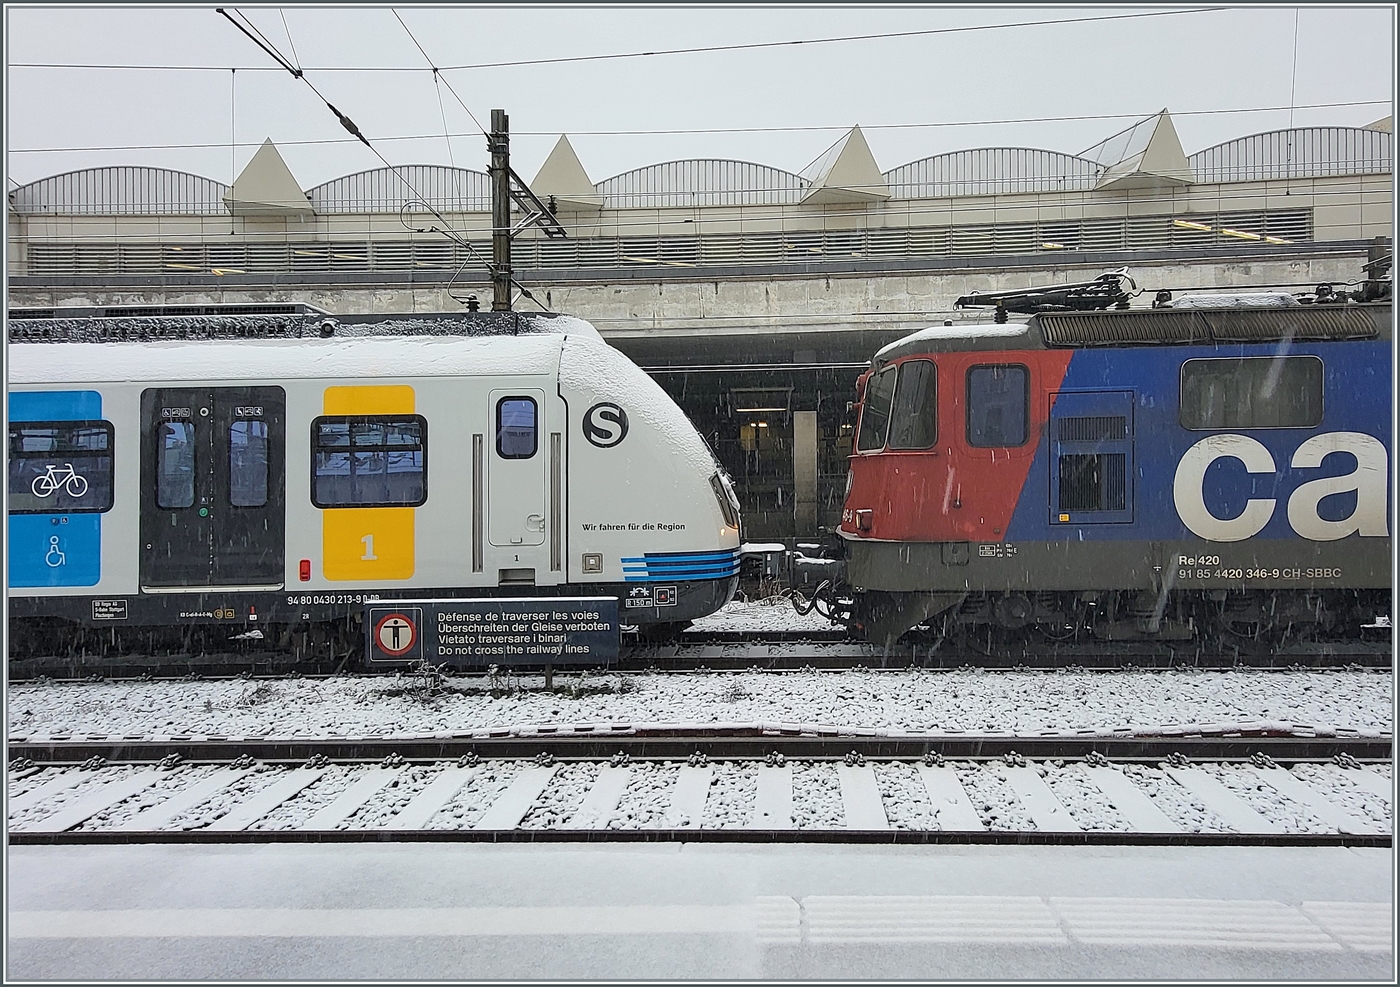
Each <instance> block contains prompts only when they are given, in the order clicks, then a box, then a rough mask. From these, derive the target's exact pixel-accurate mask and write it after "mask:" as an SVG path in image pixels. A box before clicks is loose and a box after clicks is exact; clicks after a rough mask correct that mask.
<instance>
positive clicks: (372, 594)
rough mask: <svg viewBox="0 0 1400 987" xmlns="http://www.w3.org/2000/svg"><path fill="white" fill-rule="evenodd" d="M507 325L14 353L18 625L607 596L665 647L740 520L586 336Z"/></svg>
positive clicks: (569, 326)
mask: <svg viewBox="0 0 1400 987" xmlns="http://www.w3.org/2000/svg"><path fill="white" fill-rule="evenodd" d="M510 319H511V322H510V325H511V326H512V327H513V329H514V330H515V331H514V332H510V333H506V334H503V333H502V332H501V325H502V320H501V319H500V318H499V317H493V316H492V315H491V314H489V313H481V314H480V315H479V316H463V317H462V318H460V319H454V320H453V328H452V329H450V330H449V331H448V332H447V333H446V334H438V335H382V334H359V335H355V334H349V335H347V334H346V332H343V331H336V330H335V329H334V327H330V329H331V331H332V334H331V335H329V336H328V337H323V336H322V335H317V334H314V330H313V334H312V335H310V336H306V335H302V336H301V337H300V338H295V337H294V338H258V339H234V338H215V339H184V340H159V341H142V342H32V343H25V342H16V343H14V344H13V345H11V346H10V349H9V355H10V368H9V395H8V398H9V403H8V409H9V456H8V474H9V519H8V538H7V542H8V546H7V552H8V560H9V593H10V597H9V603H10V614H11V618H12V620H14V619H16V618H18V619H19V620H20V621H24V620H26V619H27V620H30V621H31V622H32V623H35V624H37V625H48V626H51V625H52V622H53V621H54V620H55V619H57V620H59V621H68V622H73V623H75V624H80V625H87V626H89V627H104V628H105V627H118V626H120V627H131V628H133V629H135V628H138V627H145V628H155V627H178V626H190V625H223V626H224V627H227V628H228V629H229V631H230V635H232V634H235V633H239V632H242V631H246V630H249V629H253V628H259V627H269V626H275V627H281V628H286V627H288V626H295V625H316V624H318V623H321V622H334V621H337V620H340V621H342V623H343V624H345V625H347V626H348V625H349V624H351V623H352V622H353V620H354V619H357V618H358V617H359V616H361V615H363V613H364V607H365V604H366V603H367V602H368V601H373V600H394V599H425V598H432V599H457V598H462V599H466V598H472V599H480V598H483V597H510V598H520V597H535V596H538V597H551V596H554V597H597V596H604V597H616V598H618V600H619V613H620V618H621V621H622V623H625V624H632V625H638V626H640V627H643V628H651V629H656V628H657V627H658V626H667V625H669V626H676V625H679V624H681V623H683V622H684V621H688V620H693V619H695V618H697V617H700V616H703V615H705V614H709V613H712V612H714V611H715V610H718V609H719V608H720V607H721V606H723V605H724V604H725V603H726V602H728V601H729V599H730V598H731V596H732V595H733V593H734V590H735V588H736V586H737V583H738V571H739V506H738V500H737V498H736V497H735V495H734V492H733V490H732V487H731V486H730V484H729V481H728V478H727V477H726V476H725V474H724V472H723V471H722V470H721V469H720V468H719V467H718V465H717V463H716V461H715V459H714V457H713V456H712V454H711V453H710V451H709V449H708V448H707V446H706V445H705V442H704V440H703V439H702V438H701V437H700V435H699V434H698V433H697V432H696V430H695V429H694V427H692V425H691V424H690V422H689V421H688V420H687V418H686V416H685V414H684V413H683V412H682V411H681V410H680V408H678V407H677V406H676V404H675V403H674V402H673V401H672V400H671V399H670V397H668V396H667V395H666V394H665V392H664V391H662V389H661V388H660V387H659V386H657V385H656V384H655V383H654V382H653V381H652V380H651V379H650V378H649V377H648V376H647V375H646V374H645V373H643V372H642V371H641V370H640V369H639V368H638V367H636V366H635V365H634V364H632V363H631V362H630V361H629V360H627V358H626V357H624V356H623V355H622V354H620V353H619V352H617V351H616V350H615V349H613V348H612V347H611V346H609V345H607V343H605V342H604V341H603V340H602V338H601V337H600V336H599V335H598V333H597V331H596V330H595V329H594V328H593V327H592V326H591V325H589V324H588V323H586V322H583V321H581V320H579V319H574V318H569V317H564V316H555V317H550V316H525V315H521V316H513V317H510ZM474 325H475V326H477V327H479V330H480V331H477V330H474V329H473V326H474ZM371 333H372V330H371ZM12 338H14V336H13V330H12ZM43 618H48V620H44V619H43ZM344 618H352V620H350V621H347V620H344ZM36 619H37V620H36ZM13 626H14V625H13V624H12V628H13Z"/></svg>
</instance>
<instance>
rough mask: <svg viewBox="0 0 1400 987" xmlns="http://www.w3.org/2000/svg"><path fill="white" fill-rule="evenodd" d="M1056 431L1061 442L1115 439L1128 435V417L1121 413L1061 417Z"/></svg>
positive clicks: (1124, 437)
mask: <svg viewBox="0 0 1400 987" xmlns="http://www.w3.org/2000/svg"><path fill="white" fill-rule="evenodd" d="M1057 431H1058V438H1059V439H1060V441H1062V442H1102V441H1105V440H1107V441H1117V440H1119V439H1126V438H1127V437H1128V419H1127V418H1125V417H1124V416H1122V415H1095V416H1092V417H1080V418H1061V419H1059V426H1058V429H1057Z"/></svg>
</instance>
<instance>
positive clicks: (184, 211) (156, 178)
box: [9, 165, 228, 216]
mask: <svg viewBox="0 0 1400 987" xmlns="http://www.w3.org/2000/svg"><path fill="white" fill-rule="evenodd" d="M227 192H228V186H227V185H224V184H223V183H222V182H216V181H214V180H213V179H212V178H205V177H203V176H202V175H192V174H190V173H189V172H186V171H172V170H170V169H169V168H148V167H146V166H144V165H115V166H110V167H106V168H84V169H82V170H80V171H67V172H64V173H63V174H61V175H52V176H50V177H48V178H41V179H39V180H38V181H36V182H30V183H29V184H28V185H21V186H20V187H19V188H17V189H14V190H13V191H11V192H10V193H9V201H10V208H11V209H13V210H14V211H15V212H17V213H21V214H30V215H35V214H38V215H53V216H223V215H227V214H228V210H227V209H226V208H225V206H224V195H225V193H227Z"/></svg>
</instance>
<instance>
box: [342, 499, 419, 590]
mask: <svg viewBox="0 0 1400 987" xmlns="http://www.w3.org/2000/svg"><path fill="white" fill-rule="evenodd" d="M413 559H414V556H413V508H411V507H349V508H336V509H332V510H324V511H322V512H321V571H322V572H323V573H325V576H326V578H327V579H333V580H341V581H346V580H358V581H360V582H373V581H375V580H379V579H408V578H409V577H410V576H412V575H413Z"/></svg>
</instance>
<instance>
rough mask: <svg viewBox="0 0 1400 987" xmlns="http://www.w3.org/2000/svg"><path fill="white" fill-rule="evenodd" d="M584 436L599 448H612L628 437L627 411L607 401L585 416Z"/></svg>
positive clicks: (589, 410) (591, 409) (597, 405)
mask: <svg viewBox="0 0 1400 987" xmlns="http://www.w3.org/2000/svg"><path fill="white" fill-rule="evenodd" d="M583 437H584V438H585V439H587V440H588V441H589V442H592V443H593V444H594V445H595V446H597V447H598V448H599V449H611V448H612V447H613V446H615V445H617V444H618V443H619V442H621V441H622V440H623V439H625V438H627V412H625V411H623V410H622V409H621V408H619V407H618V406H617V405H615V404H609V403H608V402H606V401H603V402H600V403H599V404H595V405H594V406H593V407H591V408H589V409H588V413H587V414H586V415H584V416H583Z"/></svg>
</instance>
